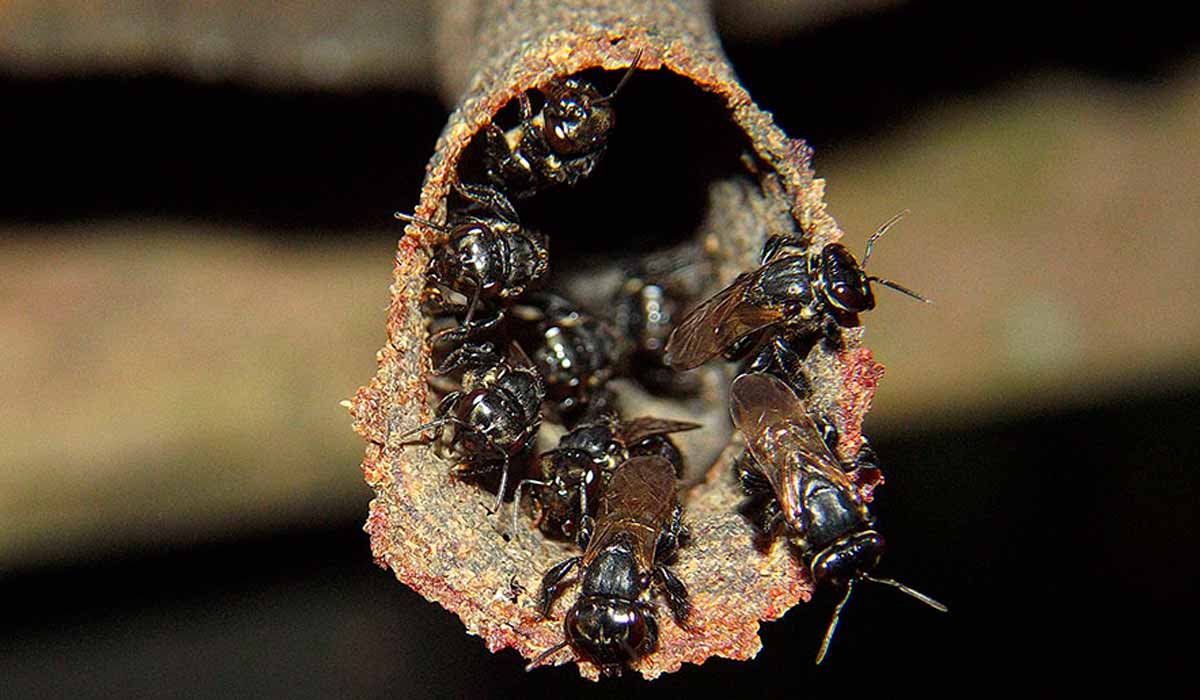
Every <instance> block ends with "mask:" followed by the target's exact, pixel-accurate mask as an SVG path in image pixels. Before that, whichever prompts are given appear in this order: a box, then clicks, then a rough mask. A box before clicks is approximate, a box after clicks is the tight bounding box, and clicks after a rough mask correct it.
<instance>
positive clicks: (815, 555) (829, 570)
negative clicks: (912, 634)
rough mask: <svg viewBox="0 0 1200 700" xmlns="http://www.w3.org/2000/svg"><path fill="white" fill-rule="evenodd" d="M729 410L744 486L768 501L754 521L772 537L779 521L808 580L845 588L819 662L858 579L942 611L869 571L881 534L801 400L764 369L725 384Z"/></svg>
mask: <svg viewBox="0 0 1200 700" xmlns="http://www.w3.org/2000/svg"><path fill="white" fill-rule="evenodd" d="M729 412H730V414H731V415H732V417H733V424H734V426H735V427H736V428H737V429H738V431H739V432H740V433H741V434H742V436H743V437H744V438H745V440H746V449H747V452H748V456H746V457H745V458H743V459H740V460H738V463H737V466H738V470H739V472H740V473H739V475H738V476H739V478H740V480H741V482H742V487H743V488H744V489H745V491H746V493H747V495H749V496H750V497H752V498H757V499H759V500H762V501H764V502H765V503H764V511H763V514H762V517H761V518H760V520H759V527H760V528H762V529H763V531H764V533H766V534H767V535H768V536H769V535H770V534H772V533H773V532H774V531H775V530H777V529H778V528H779V527H780V526H782V527H783V528H784V530H785V532H786V533H787V538H788V541H789V542H791V544H792V545H793V546H795V547H796V549H797V550H798V552H799V554H800V556H801V557H802V559H803V560H804V563H805V564H807V565H808V569H809V572H810V574H811V575H812V578H813V581H814V582H816V583H817V584H818V585H828V586H830V587H832V588H834V589H844V590H845V594H844V595H843V596H842V599H841V601H840V602H839V603H838V604H837V607H836V608H834V611H833V618H832V619H831V620H830V622H829V628H828V630H827V631H826V632H825V638H824V639H823V640H822V642H821V647H820V650H819V651H818V652H817V663H818V664H819V663H821V661H822V660H824V658H825V654H826V652H828V650H829V643H830V641H831V640H832V639H833V632H834V630H835V629H837V623H838V618H839V616H840V615H841V612H842V608H843V607H845V605H846V602H847V601H849V600H850V594H851V592H853V590H854V584H855V583H857V582H858V581H872V582H874V583H881V584H885V585H888V586H892V587H894V588H897V589H899V590H901V591H903V592H904V593H907V594H908V595H910V596H912V597H914V598H916V599H917V600H919V601H921V602H922V603H925V604H926V605H928V606H930V607H932V608H934V609H936V610H940V611H942V612H946V606H944V605H942V604H941V603H939V602H937V601H936V600H934V599H932V598H930V597H929V596H926V595H925V594H923V593H919V592H917V591H915V590H913V589H911V588H909V587H908V586H905V585H904V584H902V583H899V582H898V581H895V580H893V579H885V578H876V577H874V576H872V575H871V573H870V572H871V571H872V570H873V569H874V568H875V567H876V565H878V563H879V559H880V557H882V556H883V552H884V540H883V537H882V536H881V535H880V534H879V533H878V532H877V531H876V530H875V528H874V519H873V518H872V517H871V514H870V512H869V511H868V510H867V506H866V504H865V503H864V502H863V499H862V497H861V495H860V494H859V491H858V489H857V488H856V487H855V486H854V484H853V483H852V482H851V481H850V478H849V477H848V476H847V474H846V472H845V471H843V469H842V466H841V465H840V464H839V462H838V459H837V457H835V456H834V454H833V453H832V452H831V451H830V449H829V447H828V445H826V443H825V440H824V438H823V436H822V434H821V431H820V429H819V428H818V427H817V425H816V423H815V422H814V421H813V419H812V417H811V416H810V415H809V412H808V409H807V407H806V406H805V404H804V402H803V401H802V400H801V399H800V398H799V397H798V396H796V394H795V392H794V391H792V389H791V388H790V387H789V386H788V385H787V384H786V383H785V382H784V381H783V380H781V379H779V378H778V377H776V376H774V375H771V374H767V373H762V372H758V373H753V374H743V375H740V376H738V377H737V379H735V380H734V381H733V385H732V386H731V387H730V407H729Z"/></svg>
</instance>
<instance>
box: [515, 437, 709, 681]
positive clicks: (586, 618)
mask: <svg viewBox="0 0 1200 700" xmlns="http://www.w3.org/2000/svg"><path fill="white" fill-rule="evenodd" d="M682 511H683V508H682V506H680V505H679V501H678V500H677V499H676V497H675V467H674V466H672V465H671V463H670V462H668V461H667V460H665V459H663V458H662V457H635V458H633V459H630V460H629V461H627V462H625V463H623V464H622V465H621V466H619V467H617V470H616V471H615V472H613V475H612V479H610V480H609V482H608V486H607V488H606V489H605V490H604V494H603V496H602V498H601V501H600V507H599V509H598V510H597V513H596V518H595V521H594V528H593V521H592V519H591V518H590V517H589V518H585V519H584V521H583V527H581V529H580V536H579V545H580V547H581V548H582V549H583V550H584V553H583V556H578V557H571V558H570V559H567V560H566V561H563V562H561V563H560V564H558V565H556V566H554V567H552V568H551V569H550V570H549V571H547V572H546V574H545V576H543V578H542V585H541V589H540V594H539V609H540V611H541V613H542V615H543V616H548V615H549V614H550V605H551V603H553V602H554V599H555V597H556V594H557V593H558V590H559V588H561V587H562V586H563V585H564V584H563V579H564V578H565V577H566V575H567V574H568V573H570V571H571V569H573V568H575V567H576V566H578V567H579V569H580V572H579V583H580V594H579V598H578V599H577V600H576V601H575V604H574V605H572V606H571V608H570V610H568V611H567V614H566V617H565V618H563V637H564V639H563V641H562V642H561V643H559V644H556V645H554V646H553V647H551V648H549V649H547V650H546V651H544V652H542V653H541V654H539V655H538V656H537V657H536V658H535V659H534V660H533V661H531V662H530V663H529V665H528V666H526V667H525V670H526V671H529V670H532V669H533V668H534V667H536V666H538V665H540V664H541V663H542V662H543V661H545V660H546V658H548V657H549V656H550V655H551V654H554V653H555V652H557V651H558V650H560V649H562V648H564V647H566V646H570V647H572V648H573V649H574V650H575V652H576V654H577V655H578V656H579V657H581V658H583V659H585V660H587V661H590V662H592V663H594V664H596V665H597V666H599V667H600V670H601V672H602V673H604V674H605V675H610V674H620V672H621V669H622V667H623V666H624V665H625V664H626V663H628V662H630V661H633V660H635V659H639V658H641V657H643V656H646V655H647V654H649V653H651V652H652V651H654V649H655V648H656V647H657V646H658V623H657V621H656V619H655V607H654V603H653V601H652V600H651V596H652V594H653V593H655V592H660V593H662V594H663V595H664V596H665V597H666V600H667V605H668V606H669V607H670V608H671V612H672V614H673V616H674V617H675V621H676V623H678V624H679V626H680V627H683V628H685V629H686V624H687V617H688V613H689V612H690V610H691V606H690V604H689V602H688V593H687V588H686V587H685V586H684V584H683V582H682V581H680V580H679V578H678V577H677V576H676V575H675V574H674V573H673V572H672V571H671V570H670V569H668V568H667V566H666V562H667V561H668V560H669V559H670V558H671V557H672V556H673V555H674V553H675V550H676V548H677V547H678V545H679V542H680V539H681V538H683V537H684V536H685V535H684V528H683V525H682V524H681V522H680V516H681V514H682Z"/></svg>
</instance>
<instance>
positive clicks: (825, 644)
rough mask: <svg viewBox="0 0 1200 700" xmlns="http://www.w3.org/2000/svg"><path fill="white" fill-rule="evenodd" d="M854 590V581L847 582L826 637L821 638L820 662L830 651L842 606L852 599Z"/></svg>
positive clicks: (818, 659)
mask: <svg viewBox="0 0 1200 700" xmlns="http://www.w3.org/2000/svg"><path fill="white" fill-rule="evenodd" d="M853 592H854V581H853V580H851V581H850V583H848V584H846V595H844V596H842V600H841V602H839V603H838V604H837V607H836V608H834V609H833V617H831V618H830V619H829V628H828V629H827V630H825V638H824V639H822V640H821V648H820V649H819V650H817V663H818V664H820V663H821V662H822V661H824V660H825V654H827V653H829V643H830V642H832V641H833V631H834V630H836V629H837V626H838V619H839V618H840V617H841V616H842V608H844V607H846V603H847V601H849V600H850V594H851V593H853Z"/></svg>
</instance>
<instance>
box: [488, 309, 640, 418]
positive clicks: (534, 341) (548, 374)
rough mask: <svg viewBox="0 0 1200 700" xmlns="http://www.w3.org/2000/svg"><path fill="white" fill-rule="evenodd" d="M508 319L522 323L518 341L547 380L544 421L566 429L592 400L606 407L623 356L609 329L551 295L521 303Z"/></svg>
mask: <svg viewBox="0 0 1200 700" xmlns="http://www.w3.org/2000/svg"><path fill="white" fill-rule="evenodd" d="M510 313H511V316H512V317H513V319H514V320H519V321H521V322H523V323H524V326H525V327H524V328H523V329H518V332H517V334H516V336H517V338H518V341H519V342H520V343H521V345H522V347H523V348H524V349H525V351H526V352H527V353H529V355H530V357H531V358H532V359H533V366H534V367H536V368H537V370H538V371H539V372H541V373H542V378H543V379H545V380H546V399H547V405H546V409H547V418H549V419H550V420H554V421H556V422H559V423H562V424H564V425H568V426H570V425H572V424H574V423H575V422H576V420H578V419H579V418H581V417H582V416H583V414H584V413H585V411H588V410H589V409H590V408H593V407H592V406H591V405H590V404H592V403H593V402H594V401H595V400H596V399H599V401H600V403H601V404H604V403H605V401H604V399H605V397H604V386H605V384H606V383H607V382H608V380H609V379H610V378H611V377H612V376H613V374H614V373H615V371H616V367H617V363H618V362H619V361H620V358H621V355H622V350H621V343H620V340H619V339H618V338H617V335H616V333H615V332H614V331H613V329H612V327H611V326H610V325H609V324H608V323H606V322H605V321H603V320H601V319H599V318H597V317H595V316H593V315H591V314H589V313H587V312H586V311H583V310H582V309H580V308H579V307H578V306H576V305H575V304H573V303H572V302H570V301H568V300H567V299H564V298H563V297H561V296H558V295H556V294H549V293H540V294H537V295H534V296H533V297H531V298H529V299H527V300H522V301H521V302H520V303H519V304H517V305H514V306H513V307H511V310H510ZM592 412H593V413H595V412H596V411H595V410H593V411H592Z"/></svg>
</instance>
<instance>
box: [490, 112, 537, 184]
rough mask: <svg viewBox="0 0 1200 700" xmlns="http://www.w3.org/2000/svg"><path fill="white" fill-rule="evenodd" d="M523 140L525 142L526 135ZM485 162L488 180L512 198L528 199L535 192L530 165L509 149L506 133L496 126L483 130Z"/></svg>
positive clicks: (492, 125) (522, 137) (491, 125)
mask: <svg viewBox="0 0 1200 700" xmlns="http://www.w3.org/2000/svg"><path fill="white" fill-rule="evenodd" d="M521 140H522V142H524V140H525V135H524V134H522V136H521ZM483 162H484V170H485V171H486V172H487V177H488V179H489V180H491V181H492V183H493V184H495V185H496V186H497V187H499V188H502V189H504V190H505V191H507V192H509V194H510V195H511V196H514V197H518V198H519V197H523V196H524V197H527V196H529V195H531V194H533V192H534V191H535V188H534V185H535V183H534V174H533V171H532V169H531V168H530V166H529V163H528V162H526V161H525V160H524V159H522V158H520V157H518V156H517V154H516V153H514V152H513V151H512V149H510V148H509V147H508V139H507V137H506V136H505V135H504V131H503V130H501V129H500V127H498V126H496V125H495V124H488V125H487V126H485V127H484V129H483Z"/></svg>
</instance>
